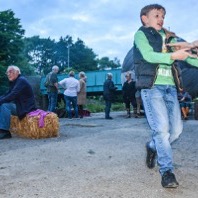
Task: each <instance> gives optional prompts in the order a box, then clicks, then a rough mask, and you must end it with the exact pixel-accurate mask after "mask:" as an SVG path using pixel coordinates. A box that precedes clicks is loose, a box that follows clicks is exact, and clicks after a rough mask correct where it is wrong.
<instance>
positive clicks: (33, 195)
mask: <svg viewBox="0 0 198 198" xmlns="http://www.w3.org/2000/svg"><path fill="white" fill-rule="evenodd" d="M111 115H112V117H114V119H113V120H105V119H104V118H103V117H104V114H103V113H98V114H92V115H91V117H86V118H83V119H79V120H75V119H73V120H71V121H69V120H67V119H60V136H59V137H57V138H49V139H40V140H30V139H24V138H20V137H18V136H15V135H14V136H13V138H12V139H9V140H0V159H1V160H0V197H1V198H18V197H20V198H159V197H161V198H172V197H174V198H184V197H185V198H188V197H189V198H195V197H196V198H197V194H198V157H197V156H198V144H197V139H198V131H197V128H198V121H197V120H188V121H185V122H184V131H183V133H182V135H181V136H180V139H179V140H178V141H177V142H176V143H175V144H174V145H173V155H174V162H175V173H176V176H177V180H178V181H179V183H180V186H179V187H178V188H177V189H164V188H162V186H161V183H160V182H161V177H160V175H159V172H158V167H155V168H154V169H152V170H149V169H147V168H146V166H145V155H146V152H145V142H146V141H147V140H149V127H148V125H147V122H146V119H145V118H144V117H143V118H139V119H135V118H130V119H126V118H125V116H126V114H125V112H112V113H111Z"/></svg>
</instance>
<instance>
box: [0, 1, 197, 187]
mask: <svg viewBox="0 0 198 198" xmlns="http://www.w3.org/2000/svg"><path fill="white" fill-rule="evenodd" d="M165 15H166V10H165V8H164V7H163V6H161V5H159V4H151V5H147V6H145V7H143V8H142V10H141V12H140V19H141V22H142V26H141V27H140V28H139V29H138V31H137V32H136V33H135V36H134V63H135V66H136V78H137V79H136V89H138V90H141V99H142V102H143V105H144V111H145V114H146V118H147V121H148V124H149V126H150V129H151V140H150V141H148V142H147V143H146V165H147V167H148V168H149V169H152V168H154V167H155V165H156V160H157V164H158V166H159V172H160V175H161V184H162V186H163V187H165V188H176V187H178V186H179V183H178V182H177V180H176V177H175V174H174V164H173V153H172V148H171V145H172V144H173V143H174V142H175V140H177V139H178V138H179V136H180V134H181V133H182V130H183V122H182V119H181V111H180V106H179V101H178V94H177V93H178V91H182V90H183V87H182V83H181V78H180V76H178V71H177V68H176V67H175V64H174V62H175V61H176V60H182V61H186V62H188V63H189V64H191V65H193V66H195V67H198V59H197V56H196V57H195V56H194V55H193V54H191V53H190V51H191V49H192V48H197V47H198V42H193V43H185V42H182V43H177V38H178V37H177V36H176V35H175V34H174V33H173V32H170V31H168V30H166V29H165V28H163V24H164V19H165ZM57 71H58V67H55V66H54V67H53V68H52V74H51V78H53V86H54V87H53V91H52V94H49V95H48V97H49V103H50V104H49V110H50V111H54V108H55V106H54V104H55V102H57V98H56V96H57V93H58V87H59V86H58V85H60V86H62V87H63V88H65V91H64V97H65V101H66V104H67V110H68V114H69V118H72V117H71V116H72V114H71V104H73V107H74V110H75V117H78V111H77V109H78V105H77V95H78V93H79V92H80V89H81V87H82V86H84V87H86V86H85V85H84V84H85V83H86V80H85V78H86V77H85V74H84V73H83V72H81V73H80V78H81V81H82V82H79V81H78V80H77V79H75V78H74V75H75V74H74V72H73V71H71V72H70V73H69V77H68V78H66V79H63V80H61V81H60V82H58V79H57V76H56V73H57ZM6 75H7V76H8V79H9V81H10V88H9V91H8V92H7V93H6V94H4V95H2V96H0V120H1V122H0V139H4V138H10V137H11V134H10V132H9V126H10V116H11V114H13V115H18V117H19V118H20V119H22V118H23V117H24V116H25V115H26V114H27V113H28V112H31V111H33V110H35V108H36V107H35V100H34V94H33V91H32V88H31V86H30V84H29V83H28V82H27V80H26V79H25V78H24V77H22V76H21V73H20V69H19V68H18V67H16V66H9V67H8V69H7V71H6ZM126 77H127V79H129V80H127V83H128V84H130V83H131V82H132V81H131V80H130V77H129V76H126ZM131 84H132V83H131ZM127 87H128V85H127ZM49 89H51V88H49ZM116 89H117V88H116V87H115V86H114V83H113V81H112V74H111V73H108V75H107V80H106V81H105V83H104V100H105V104H106V107H105V118H106V119H112V118H111V117H110V115H109V113H110V108H111V102H112V100H113V93H114V92H115V90H116ZM126 89H128V88H126ZM51 90H52V89H51ZM84 92H85V90H84ZM133 95H134V92H133ZM182 98H183V96H182V97H181V100H183V99H182ZM133 103H135V101H133ZM80 105H82V104H80ZM79 108H80V109H81V110H82V107H79ZM127 108H128V106H127Z"/></svg>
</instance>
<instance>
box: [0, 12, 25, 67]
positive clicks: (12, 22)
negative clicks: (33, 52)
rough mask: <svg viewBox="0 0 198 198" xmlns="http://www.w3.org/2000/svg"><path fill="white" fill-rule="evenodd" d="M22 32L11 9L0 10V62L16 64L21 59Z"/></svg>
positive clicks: (18, 21)
mask: <svg viewBox="0 0 198 198" xmlns="http://www.w3.org/2000/svg"><path fill="white" fill-rule="evenodd" d="M24 32H25V31H24V30H23V29H22V26H21V25H20V20H19V19H17V18H15V17H14V12H13V11H11V10H7V11H3V12H0V64H2V65H10V64H16V63H17V62H19V61H20V60H21V58H22V57H21V52H22V49H23V40H22V38H23V35H24Z"/></svg>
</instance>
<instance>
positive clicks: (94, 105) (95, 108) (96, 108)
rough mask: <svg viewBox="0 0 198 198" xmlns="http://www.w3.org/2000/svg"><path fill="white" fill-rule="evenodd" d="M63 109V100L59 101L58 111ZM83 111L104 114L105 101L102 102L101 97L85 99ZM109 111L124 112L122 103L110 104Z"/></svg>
mask: <svg viewBox="0 0 198 198" xmlns="http://www.w3.org/2000/svg"><path fill="white" fill-rule="evenodd" d="M64 107H65V103H64V100H63V99H61V101H60V102H59V103H58V109H61V108H64ZM84 109H87V110H89V111H90V112H91V113H99V112H104V109H105V101H104V100H103V97H101V96H100V97H99V96H97V97H96V96H92V97H87V103H86V105H85V106H84ZM111 111H125V107H124V104H123V103H122V102H115V103H112V107H111Z"/></svg>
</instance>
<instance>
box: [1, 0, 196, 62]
mask: <svg viewBox="0 0 198 198" xmlns="http://www.w3.org/2000/svg"><path fill="white" fill-rule="evenodd" d="M151 3H158V4H161V5H163V6H164V7H165V8H166V11H167V14H166V18H165V23H164V27H165V28H168V29H169V28H170V30H171V31H173V32H175V33H176V34H177V35H178V36H180V37H182V38H183V39H185V40H187V41H193V40H195V39H198V17H197V12H198V0H157V1H151V0H147V1H145V0H1V1H0V11H5V10H8V9H11V10H12V11H13V12H14V13H15V17H16V18H19V19H20V20H21V25H22V27H23V29H25V36H27V37H31V36H35V35H39V36H40V37H41V38H48V37H50V38H51V39H55V40H57V41H58V39H59V38H60V37H61V36H62V37H65V36H66V35H69V36H72V38H73V40H74V42H75V41H76V39H77V38H80V39H81V40H83V41H84V42H85V45H86V46H88V47H89V48H92V49H93V51H94V52H95V53H96V54H97V55H98V57H99V58H101V57H104V56H108V57H109V58H110V59H114V57H117V58H118V59H119V60H120V61H121V63H122V62H123V60H124V57H125V56H126V54H127V52H128V51H129V50H130V49H131V47H132V45H133V36H134V33H135V32H136V31H137V29H138V28H139V27H140V26H141V23H140V18H139V13H140V10H141V8H142V7H144V6H145V5H148V4H151Z"/></svg>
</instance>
